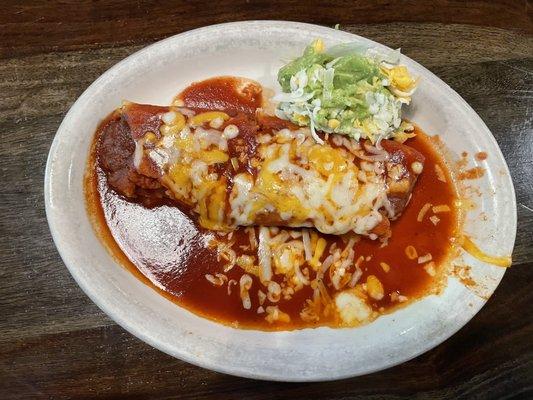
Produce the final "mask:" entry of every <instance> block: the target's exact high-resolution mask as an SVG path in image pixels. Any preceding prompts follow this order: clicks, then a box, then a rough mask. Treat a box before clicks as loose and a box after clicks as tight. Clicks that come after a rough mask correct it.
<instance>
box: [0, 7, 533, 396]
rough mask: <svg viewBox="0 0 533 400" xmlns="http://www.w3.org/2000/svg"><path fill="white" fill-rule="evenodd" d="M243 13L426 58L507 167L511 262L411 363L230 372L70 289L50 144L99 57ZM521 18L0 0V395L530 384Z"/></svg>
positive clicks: (524, 24) (303, 392)
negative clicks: (131, 325)
mask: <svg viewBox="0 0 533 400" xmlns="http://www.w3.org/2000/svg"><path fill="white" fill-rule="evenodd" d="M245 19H287V20H299V21H306V22H313V23H318V24H323V25H329V26H332V25H334V24H336V23H340V28H341V29H343V30H346V31H349V32H353V33H357V34H360V35H363V36H366V37H368V38H370V39H373V40H376V41H379V42H381V43H383V44H386V45H388V46H391V47H401V48H402V50H403V52H404V53H405V54H406V55H408V56H410V57H412V58H413V59H415V60H417V61H418V62H420V63H422V64H423V65H424V66H426V67H427V68H429V69H430V70H431V71H433V72H434V73H435V74H437V75H438V76H439V77H440V78H442V79H443V80H444V81H445V82H446V83H448V84H449V85H450V86H451V87H452V88H453V89H455V90H456V91H457V92H458V93H459V94H460V95H461V96H463V97H464V98H465V99H466V101H467V102H468V103H470V105H472V107H473V108H474V109H475V110H476V111H477V112H478V113H479V115H480V116H481V118H483V120H484V121H485V122H486V124H487V125H488V127H489V128H490V129H491V131H492V132H493V134H494V136H495V137H496V139H497V141H498V143H499V145H500V147H501V149H502V151H503V153H504V155H505V158H506V160H507V163H508V165H509V167H510V169H511V174H512V177H513V180H514V184H515V189H516V196H517V200H518V232H517V239H516V246H515V251H514V254H513V258H514V265H513V266H512V268H510V269H509V271H508V272H507V273H506V275H505V277H504V279H503V281H502V283H501V284H500V286H499V287H498V289H497V290H496V292H495V294H494V295H493V296H492V298H491V299H490V300H489V301H488V303H487V304H486V306H485V307H484V308H483V309H482V310H481V312H480V313H479V314H478V315H477V316H476V317H475V318H474V319H473V320H472V321H471V322H470V323H468V324H467V325H466V326H465V327H464V328H462V329H461V330H460V331H459V332H458V333H457V334H456V335H454V336H453V337H451V338H450V339H448V340H447V341H446V342H444V343H443V344H441V345H440V346H438V347H437V348H435V349H433V350H431V351H429V352H428V353H426V354H423V355H421V356H419V357H417V358H415V359H414V360H412V361H409V362H407V363H404V364H402V365H399V366H397V367H394V368H391V369H389V370H386V371H382V372H379V373H374V374H371V375H368V376H364V377H358V378H353V379H348V380H343V381H338V382H328V383H316V384H285V383H272V382H260V381H254V380H249V379H243V378H235V377H231V376H227V375H223V374H218V373H214V372H210V371H207V370H204V369H201V368H198V367H195V366H192V365H189V364H187V363H185V362H182V361H179V360H177V359H174V358H172V357H169V356H167V355H165V354H163V353H161V352H159V351H158V350H155V349H153V348H151V347H150V346H148V345H146V344H145V343H143V342H141V341H140V340H138V339H137V338H135V337H134V336H132V335H130V334H129V333H127V332H125V331H124V330H123V329H122V328H120V327H118V326H117V325H116V324H115V323H114V322H113V321H111V320H110V319H109V318H108V317H107V316H106V315H105V314H104V313H103V312H102V311H100V310H99V309H98V308H97V307H96V306H95V305H94V304H93V303H92V302H91V301H90V300H89V299H88V298H87V296H85V294H84V293H83V292H82V291H81V290H80V289H79V287H78V286H77V285H76V283H75V282H74V281H73V279H72V278H71V276H70V274H69V273H68V271H67V269H66V267H65V266H64V265H63V263H62V261H61V259H60V257H59V255H58V253H57V251H56V249H55V247H54V244H53V242H52V239H51V236H50V233H49V230H48V226H47V223H46V217H45V212H44V200H43V175H44V168H45V163H46V157H47V153H48V150H49V147H50V144H51V142H52V139H53V137H54V134H55V131H56V129H57V127H58V126H59V123H60V122H61V120H62V118H63V116H64V115H65V113H66V112H67V110H68V108H69V107H70V105H71V104H72V103H73V102H74V101H75V99H76V98H77V97H78V96H79V95H80V94H81V93H82V91H83V90H84V89H85V88H86V87H87V86H88V85H89V84H90V83H91V82H92V81H93V80H94V79H96V78H97V77H98V76H99V75H100V74H101V73H103V72H104V71H105V70H106V69H107V68H109V67H110V66H112V65H113V64H115V63H116V62H118V61H119V60H121V59H122V58H124V57H126V56H127V55H129V54H131V53H133V52H134V51H136V50H138V49H140V48H141V47H143V46H145V45H147V44H149V43H153V42H154V41H155V40H158V39H161V38H163V37H166V36H169V35H172V34H175V33H179V32H182V31H184V30H188V29H192V28H195V27H200V26H205V25H209V24H212V23H219V22H225V21H234V20H245ZM532 32H533V24H532V20H531V4H529V2H525V1H472V2H459V1H442V0H438V1H428V2H415V1H402V2H389V1H334V2H320V1H308V2H305V3H304V2H301V3H300V2H293V1H275V2H266V1H244V2H240V1H229V2H209V3H208V4H205V5H200V4H198V3H196V2H192V1H184V2H168V1H166V2H164V1H159V2H156V1H152V2H141V1H132V0H129V1H115V2H112V1H49V2H45V1H42V2H36V1H32V2H30V1H28V2H23V1H22V2H21V1H19V2H12V1H3V2H1V3H0V132H1V135H2V136H1V141H0V172H1V177H0V179H1V185H0V234H1V237H0V239H1V240H0V399H6V400H7V399H104V398H119V397H120V398H122V397H123V398H130V399H148V398H161V399H167V398H168V399H170V398H182V399H286V398H291V399H293V398H313V399H314V398H317V399H319V398H320V399H359V398H369V399H403V398H415V399H519V398H524V399H526V398H529V399H530V398H533V324H532V321H533V312H532V311H533V307H532V304H533V127H532V123H533V99H532V90H533V36H532V35H531V33H532Z"/></svg>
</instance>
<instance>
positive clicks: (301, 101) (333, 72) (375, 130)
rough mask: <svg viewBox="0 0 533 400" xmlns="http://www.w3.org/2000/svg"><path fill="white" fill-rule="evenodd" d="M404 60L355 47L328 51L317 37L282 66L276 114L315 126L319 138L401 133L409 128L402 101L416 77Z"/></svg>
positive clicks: (379, 136) (372, 137)
mask: <svg viewBox="0 0 533 400" xmlns="http://www.w3.org/2000/svg"><path fill="white" fill-rule="evenodd" d="M395 54H396V53H395ZM398 58H399V57H397V56H395V57H392V59H391V57H390V55H383V54H380V53H379V52H376V51H375V50H374V49H364V48H361V46H356V47H354V46H350V45H340V46H336V47H334V48H332V49H330V51H329V52H328V51H325V50H324V44H323V42H322V41H321V40H316V41H314V42H313V43H312V44H311V45H309V46H308V47H307V48H306V49H305V51H304V53H303V55H302V56H301V57H299V58H297V59H295V60H293V61H291V62H290V63H288V64H287V65H285V66H283V67H282V68H281V69H280V70H279V73H278V82H279V84H280V85H281V89H282V91H283V93H281V94H279V95H277V96H276V97H275V98H274V100H276V101H279V104H278V106H277V109H276V115H277V116H278V117H280V118H283V119H288V120H290V121H292V122H294V123H296V124H298V125H300V126H309V127H310V128H311V131H312V132H313V135H314V136H315V139H316V140H317V141H318V142H322V140H321V139H320V137H319V136H318V135H317V134H316V131H322V132H327V133H338V134H343V135H347V136H350V137H352V138H354V139H356V140H359V139H361V138H363V139H370V140H371V141H372V142H373V143H375V142H376V141H379V140H380V139H383V138H390V137H394V136H395V135H398V136H400V135H401V134H404V131H405V130H406V129H408V128H409V124H406V123H403V124H402V119H401V108H402V104H409V102H410V99H411V95H412V93H413V92H414V90H415V88H416V81H415V80H414V79H413V78H412V77H411V76H410V75H409V72H408V71H407V68H406V67H405V66H403V65H398Z"/></svg>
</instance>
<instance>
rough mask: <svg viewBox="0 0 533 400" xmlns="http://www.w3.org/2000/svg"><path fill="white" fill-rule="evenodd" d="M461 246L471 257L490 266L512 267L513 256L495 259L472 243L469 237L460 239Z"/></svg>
mask: <svg viewBox="0 0 533 400" xmlns="http://www.w3.org/2000/svg"><path fill="white" fill-rule="evenodd" d="M458 242H459V244H460V245H461V247H462V248H463V249H464V250H465V251H466V252H467V253H469V254H470V255H471V256H473V257H475V258H477V259H478V260H479V261H483V262H486V263H488V264H493V265H496V266H498V267H504V268H507V267H510V266H511V264H512V262H513V260H512V259H511V256H508V257H493V256H489V255H488V254H486V253H485V252H483V251H482V250H481V249H480V248H479V247H477V245H476V244H475V243H474V242H472V240H471V239H470V238H469V237H468V236H464V235H463V236H462V237H461V238H459V241H458Z"/></svg>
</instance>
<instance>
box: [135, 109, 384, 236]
mask: <svg viewBox="0 0 533 400" xmlns="http://www.w3.org/2000/svg"><path fill="white" fill-rule="evenodd" d="M221 114H223V113H216V112H207V113H202V114H198V115H194V116H191V117H190V118H189V119H188V120H186V118H185V117H184V116H183V115H182V114H180V113H179V112H177V111H171V112H169V113H167V114H165V115H164V118H163V119H162V120H163V123H164V124H163V125H162V127H161V129H160V132H161V134H162V138H161V139H160V140H159V141H158V142H157V143H156V144H155V149H154V147H153V145H150V146H152V148H150V149H149V148H146V144H145V141H144V140H143V139H140V140H139V141H138V142H137V147H139V148H141V147H143V146H145V147H144V154H145V155H148V156H149V157H150V158H151V159H152V161H154V163H155V164H156V165H157V166H158V167H159V168H160V171H161V175H162V179H161V180H162V182H163V184H164V185H165V186H166V187H167V188H168V189H170V191H171V192H172V194H173V196H174V197H175V198H176V199H177V200H179V201H181V202H184V203H186V204H188V205H190V206H192V208H193V211H194V212H196V213H197V214H199V223H200V224H201V225H202V226H203V227H205V228H208V229H214V230H229V229H232V228H235V227H236V226H249V225H255V224H256V223H257V221H265V220H268V219H269V218H272V217H273V216H275V217H274V219H275V220H276V221H279V222H280V223H279V225H284V226H290V227H302V226H309V227H311V226H314V227H315V228H316V229H318V230H319V231H321V232H323V233H328V234H344V233H347V232H355V233H357V234H363V235H369V233H370V231H371V230H372V229H373V228H374V227H375V226H376V225H378V224H379V223H380V222H381V220H382V218H383V217H382V215H381V213H380V212H379V209H380V208H382V207H383V206H384V205H386V204H388V200H387V197H386V196H387V185H386V182H385V176H384V174H383V173H378V172H380V171H383V166H382V165H377V164H380V162H379V161H376V162H375V163H369V162H365V164H366V165H364V166H358V163H357V162H356V157H355V155H354V154H353V153H352V152H351V150H350V149H352V150H353V149H354V148H359V144H358V143H357V142H355V141H352V142H351V143H349V145H350V147H349V148H347V147H344V146H338V147H334V146H331V145H329V144H327V143H326V144H323V145H320V144H317V143H316V141H315V140H314V139H313V138H312V135H311V132H310V131H309V129H307V128H302V129H299V130H295V131H291V130H289V129H282V130H279V131H277V132H273V133H272V134H271V135H264V134H263V135H262V136H261V141H260V144H259V146H258V149H257V158H258V163H257V164H256V165H257V167H256V170H257V174H255V175H252V174H250V173H249V172H243V171H241V172H239V173H236V172H235V168H232V165H233V164H232V163H231V162H230V155H229V154H228V140H232V139H234V138H236V137H238V127H236V126H235V125H227V126H225V127H223V126H221V125H220V124H219V122H220V121H219V120H222V119H223V120H224V121H226V120H227V116H226V115H221ZM215 119H217V121H216V122H217V123H216V124H213V123H212V121H213V120H215ZM184 121H186V122H185V123H184ZM176 125H177V126H178V129H176ZM212 126H218V127H220V130H217V129H214V128H212ZM228 128H230V129H228ZM226 131H231V132H229V134H228V132H226ZM357 161H359V160H357ZM217 164H224V165H223V166H222V168H218V169H217V170H218V171H221V170H224V171H227V172H230V173H235V175H234V176H232V181H233V185H232V186H231V190H228V181H227V176H228V173H225V174H224V175H223V174H220V173H216V172H214V167H215V166H216V165H217ZM368 164H370V165H368ZM371 164H374V165H371ZM381 164H382V163H381ZM376 171H377V172H376Z"/></svg>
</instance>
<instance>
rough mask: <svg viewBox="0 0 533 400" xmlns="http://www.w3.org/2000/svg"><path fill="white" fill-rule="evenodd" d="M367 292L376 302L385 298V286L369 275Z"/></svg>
mask: <svg viewBox="0 0 533 400" xmlns="http://www.w3.org/2000/svg"><path fill="white" fill-rule="evenodd" d="M366 291H367V293H368V295H369V296H370V297H372V298H373V299H374V300H381V299H382V298H383V297H384V296H385V290H384V289H383V285H382V284H381V281H380V280H379V279H378V278H377V277H376V276H375V275H368V277H367V278H366Z"/></svg>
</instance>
